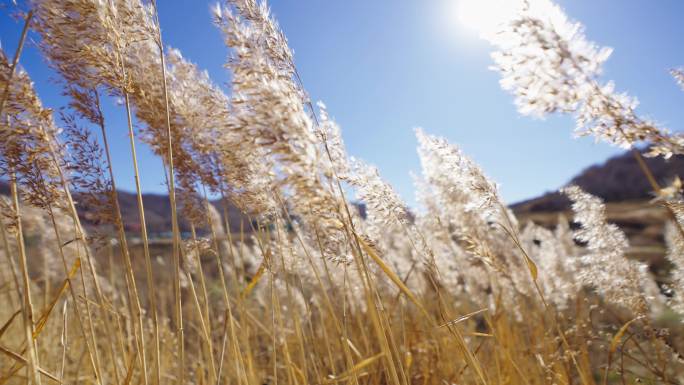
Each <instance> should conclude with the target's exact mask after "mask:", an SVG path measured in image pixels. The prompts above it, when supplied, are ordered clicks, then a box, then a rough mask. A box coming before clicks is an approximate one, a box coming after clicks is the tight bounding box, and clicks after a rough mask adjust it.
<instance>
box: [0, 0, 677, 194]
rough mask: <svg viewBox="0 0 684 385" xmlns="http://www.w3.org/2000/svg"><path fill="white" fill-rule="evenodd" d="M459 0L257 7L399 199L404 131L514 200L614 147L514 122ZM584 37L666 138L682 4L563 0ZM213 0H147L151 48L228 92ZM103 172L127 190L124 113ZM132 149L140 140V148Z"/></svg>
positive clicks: (145, 161)
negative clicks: (461, 18) (454, 154)
mask: <svg viewBox="0 0 684 385" xmlns="http://www.w3.org/2000/svg"><path fill="white" fill-rule="evenodd" d="M458 1H459V0H391V1H390V0H384V1H380V0H376V1H369V0H343V1H342V0H290V1H286V0H272V1H271V2H270V6H271V8H272V11H273V13H274V14H275V16H276V18H277V19H278V21H279V23H280V25H281V27H282V29H283V30H284V32H285V34H286V35H287V37H288V39H289V42H290V45H291V47H292V48H293V50H294V52H295V60H296V64H297V66H298V68H299V71H300V73H301V76H302V78H303V81H304V84H305V87H306V88H307V90H308V91H309V93H310V94H311V96H312V98H313V99H314V100H322V101H324V102H325V103H326V104H327V106H328V108H329V110H330V114H331V115H332V116H333V118H334V119H335V120H336V121H337V122H338V123H339V124H340V126H341V127H342V132H343V136H344V140H345V142H346V145H347V149H348V152H349V153H350V154H351V155H354V156H356V157H359V158H362V159H364V160H366V161H367V162H369V163H371V164H374V165H376V166H377V167H378V168H379V169H380V172H381V174H382V176H383V177H384V178H385V179H386V180H388V181H389V182H391V183H392V184H393V185H394V186H395V188H396V189H397V191H398V192H399V193H400V195H401V196H402V197H403V198H404V199H405V200H406V201H407V202H409V203H410V204H413V203H414V202H415V200H414V195H413V185H412V180H411V177H410V176H409V172H411V171H413V172H419V171H420V166H419V162H418V156H417V154H416V151H415V148H416V140H415V137H414V134H413V128H414V127H418V126H420V127H423V128H424V129H425V130H426V131H427V132H428V133H433V134H438V135H442V136H445V137H447V138H448V139H449V140H450V141H451V142H453V143H456V144H458V145H460V146H461V147H462V148H463V150H464V151H465V152H466V153H467V154H468V155H470V156H471V157H472V158H473V159H474V160H475V161H477V162H478V163H479V164H480V165H481V166H482V168H483V169H484V170H485V172H486V173H487V174H488V175H489V176H490V177H491V178H492V179H494V180H495V181H497V182H499V183H500V185H501V190H502V194H503V196H504V198H505V199H506V200H507V201H508V202H516V201H519V200H522V199H525V198H530V197H534V196H536V195H538V194H541V193H543V192H545V191H549V190H554V189H556V188H558V187H560V186H561V185H563V184H564V183H565V182H567V181H568V180H569V179H570V178H571V177H572V176H574V175H576V174H577V173H578V172H579V171H581V170H582V169H583V168H585V167H587V166H590V165H592V164H595V163H597V162H601V161H603V160H605V159H606V158H608V157H609V156H611V155H614V154H617V153H619V152H620V149H616V148H613V147H610V146H608V145H606V144H602V143H598V144H597V143H594V141H593V139H590V138H583V139H579V140H576V139H573V138H572V130H573V127H574V122H573V120H572V119H571V118H570V117H551V118H549V119H547V120H544V121H539V120H533V119H531V118H527V117H521V116H519V115H518V114H517V112H516V110H515V107H514V105H513V99H512V97H511V96H510V95H508V94H507V93H506V92H504V91H502V90H501V89H500V87H499V85H498V80H499V76H498V74H497V73H496V72H494V71H491V70H489V69H488V67H489V66H490V65H491V64H492V62H491V60H490V58H489V52H490V49H491V47H489V46H488V45H487V43H486V42H485V41H483V40H480V39H478V37H477V34H476V33H475V32H473V31H471V30H467V29H465V28H463V27H462V26H459V25H458V18H457V17H456V16H455V15H454V13H455V12H454V9H455V6H454V5H455V3H456V2H458ZM559 3H560V4H561V5H562V6H563V7H564V9H565V10H566V12H567V13H568V14H569V15H570V17H571V18H573V19H576V20H580V21H581V22H583V23H584V25H585V26H586V33H587V36H588V37H589V39H591V40H593V41H595V42H597V43H598V44H600V45H603V46H610V47H613V48H614V49H615V50H614V53H613V55H612V57H611V59H609V61H608V63H607V64H606V66H605V78H606V79H613V80H615V82H616V84H617V89H618V90H620V91H627V92H629V93H630V94H631V95H634V96H637V97H638V98H639V100H640V101H641V107H640V109H639V111H640V112H641V113H642V114H644V115H646V116H649V117H651V118H653V119H655V120H656V121H658V122H660V123H662V124H663V125H665V126H667V127H669V128H670V129H672V130H674V131H679V130H680V128H682V127H683V126H684V108H682V107H684V92H682V91H681V90H680V89H679V88H678V87H677V85H676V84H675V83H674V81H673V80H672V79H671V77H670V75H669V74H668V72H667V70H668V69H669V68H671V67H674V66H680V65H684V46H683V45H682V36H684V23H682V15H684V1H681V0H658V1H653V0H601V1H597V0H574V1H571V0H562V1H559ZM211 4H213V1H212V2H207V3H205V2H204V1H183V0H162V1H159V9H160V18H161V24H162V30H163V34H164V40H165V43H166V44H167V45H170V46H173V47H176V48H179V49H180V50H181V51H182V52H183V54H184V56H185V57H186V58H188V59H190V60H192V61H193V62H196V63H198V65H199V66H200V67H201V68H203V69H207V70H208V71H209V73H210V75H211V76H212V78H213V79H214V81H215V82H217V83H220V84H222V85H224V86H225V88H226V89H227V85H226V82H227V81H228V73H227V72H226V70H225V69H224V68H223V67H222V66H223V63H224V61H225V59H226V56H227V49H226V48H225V46H224V45H223V42H222V40H221V36H220V33H219V32H218V30H217V29H216V28H214V26H213V25H212V24H211V19H210V12H209V7H210V5H211ZM0 13H1V15H0V41H1V42H2V44H3V48H4V49H5V50H6V51H8V52H9V53H10V54H11V53H13V51H14V48H15V47H16V42H17V40H18V38H19V32H20V29H21V26H20V24H18V23H16V22H14V21H13V20H12V19H10V18H9V17H8V12H7V9H0ZM21 64H22V65H23V66H24V67H25V68H26V69H27V71H28V72H29V74H30V75H31V76H32V77H33V79H34V80H35V82H36V87H37V89H38V92H39V94H40V95H41V97H42V98H43V101H44V103H45V104H46V105H47V106H50V107H55V108H57V107H59V106H62V105H64V104H65V99H64V98H63V97H61V96H60V90H59V87H58V86H56V85H55V84H54V82H50V80H49V79H51V78H54V74H52V73H51V72H50V71H49V70H48V69H47V67H46V65H45V63H44V61H43V60H42V59H41V57H40V55H39V53H38V52H37V49H36V48H35V46H32V45H29V46H28V47H27V49H26V51H25V54H24V56H22V60H21ZM106 116H107V119H108V125H109V126H110V127H111V128H110V132H112V133H111V139H110V140H111V141H112V143H113V147H114V151H113V152H114V160H115V162H116V163H115V173H116V177H117V183H119V187H120V188H123V189H127V190H132V189H133V188H134V184H133V177H132V168H131V165H130V161H129V158H130V155H129V150H128V141H127V137H126V129H125V120H124V117H125V115H124V111H123V109H121V108H120V107H117V106H115V105H114V104H111V105H110V106H108V107H107V110H106ZM141 146H142V145H141ZM140 152H141V154H140V158H141V159H140V160H141V168H142V171H141V173H142V181H143V187H144V190H145V191H147V192H164V191H165V187H164V185H163V184H162V183H163V180H164V178H163V174H162V172H163V171H162V168H161V163H160V161H159V160H158V159H156V158H155V157H154V156H153V155H152V154H151V153H150V152H149V150H147V149H146V148H144V146H142V148H141V149H140Z"/></svg>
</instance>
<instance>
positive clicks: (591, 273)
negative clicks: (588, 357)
mask: <svg viewBox="0 0 684 385" xmlns="http://www.w3.org/2000/svg"><path fill="white" fill-rule="evenodd" d="M563 192H564V193H565V194H566V195H567V196H568V197H569V198H570V199H571V200H572V201H573V204H572V209H573V211H574V212H575V221H576V222H579V223H580V225H581V226H582V227H581V229H579V230H577V231H576V232H575V237H576V238H577V239H578V240H580V241H582V242H585V243H586V244H587V254H585V255H584V256H582V258H581V261H580V268H579V270H578V273H577V278H578V279H579V280H580V282H581V283H582V284H583V285H585V286H589V287H593V288H594V289H596V291H597V292H598V293H599V294H600V295H601V296H603V297H604V298H605V299H606V301H608V302H610V303H615V304H617V305H620V306H624V307H625V308H627V309H630V310H631V311H633V312H634V313H635V314H637V315H641V314H646V313H647V311H648V304H649V299H648V298H647V297H646V296H645V294H644V288H645V287H646V285H647V284H649V283H650V281H651V279H650V277H649V276H648V272H647V271H646V266H645V265H643V264H641V263H639V262H637V261H634V260H629V259H627V258H625V251H626V250H627V248H628V247H629V243H628V241H627V237H626V236H625V234H624V233H623V232H622V231H621V230H620V229H619V228H618V227H617V226H615V225H614V224H609V223H607V222H606V213H605V210H606V208H605V206H604V204H603V201H601V199H599V198H597V197H595V196H593V195H591V194H588V193H586V192H584V191H582V190H581V189H580V188H579V187H577V186H570V187H566V188H565V189H563Z"/></svg>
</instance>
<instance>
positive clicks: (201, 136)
mask: <svg viewBox="0 0 684 385" xmlns="http://www.w3.org/2000/svg"><path fill="white" fill-rule="evenodd" d="M17 12H19V15H20V17H21V18H23V21H24V30H23V34H22V36H21V40H20V41H19V42H18V47H19V48H18V49H17V51H16V52H14V53H13V54H12V55H10V54H9V53H5V52H4V51H0V92H2V93H1V94H0V96H1V97H2V99H0V118H1V119H0V125H1V126H2V130H1V134H0V174H1V177H2V180H4V181H6V182H7V183H8V184H9V186H10V194H9V196H3V197H1V199H0V207H1V210H0V211H1V214H2V215H0V235H1V241H2V245H1V250H0V254H2V255H1V259H0V357H2V359H0V384H51V383H56V384H98V385H106V384H126V385H127V384H153V385H160V384H238V385H262V384H278V383H281V384H285V383H287V384H350V385H361V384H369V385H375V384H393V385H408V384H423V385H427V384H440V385H443V384H481V385H487V384H559V385H560V384H582V385H593V384H627V383H629V384H633V383H649V384H656V383H657V384H681V383H682V382H684V361H683V360H684V356H682V354H684V350H682V349H684V340H683V339H682V338H683V336H684V334H683V332H682V330H683V329H682V328H681V326H679V323H680V322H681V321H680V317H681V315H682V314H684V257H682V256H683V255H684V231H683V230H682V228H683V227H682V226H684V200H683V198H682V195H681V184H680V183H679V184H677V183H675V184H673V185H672V186H661V185H660V184H659V183H660V182H662V181H657V180H655V178H653V176H652V174H651V173H650V171H649V169H648V167H647V166H646V163H645V162H643V159H642V158H641V156H642V155H641V153H640V152H639V151H638V149H637V148H636V145H638V144H641V143H648V144H649V149H650V150H649V151H650V152H649V153H648V155H649V156H664V157H670V156H672V155H682V154H684V137H682V136H680V135H678V134H672V133H670V132H668V131H667V130H666V129H664V128H662V127H659V126H657V125H656V124H655V123H653V122H651V121H649V120H647V119H645V118H643V117H642V116H640V115H639V114H638V113H637V111H636V105H637V102H636V99H635V98H633V97H630V96H628V95H627V94H623V93H617V92H616V91H614V89H615V86H614V85H613V83H611V82H606V81H605V80H603V79H602V78H601V66H602V64H603V62H604V61H605V60H607V59H608V56H609V54H610V50H609V49H607V48H601V47H598V46H596V45H595V44H594V43H592V42H591V41H589V40H588V39H587V38H586V37H585V36H584V33H583V29H582V25H581V24H580V23H578V22H575V21H572V20H570V19H569V18H568V16H567V15H565V13H564V12H563V10H562V9H560V8H559V7H558V6H556V5H555V4H553V3H552V2H551V1H550V0H529V1H525V2H522V3H521V6H520V7H519V9H518V13H517V14H516V15H515V16H514V17H512V19H511V20H509V21H508V22H507V23H505V24H502V25H501V28H500V29H501V30H500V31H499V33H497V34H495V35H492V36H487V38H488V39H490V41H491V42H492V44H494V46H495V47H496V52H495V53H494V54H493V61H494V69H495V70H496V71H498V72H500V73H501V77H502V78H501V85H502V88H503V89H505V90H507V91H509V92H511V93H512V94H513V96H514V98H515V103H516V105H517V107H518V108H519V110H520V113H521V114H523V115H531V116H536V117H542V116H545V115H547V114H551V113H565V114H572V115H573V116H575V117H576V120H577V132H578V133H579V134H580V135H593V136H595V137H597V138H598V139H601V140H604V141H606V142H608V143H610V144H613V145H617V146H622V147H628V148H634V149H635V152H634V154H635V156H636V157H637V160H639V162H640V165H642V168H643V172H644V177H645V178H647V179H648V180H649V181H650V182H651V184H652V187H653V190H654V193H656V194H657V195H658V198H659V199H658V200H657V202H655V203H654V204H662V205H665V207H667V209H668V212H669V213H670V214H671V223H670V224H669V225H668V230H667V233H666V234H665V235H664V236H665V237H666V239H667V241H668V248H669V249H668V258H669V260H670V262H671V264H672V266H673V267H672V270H671V276H670V277H669V278H670V279H669V281H668V282H669V283H668V284H663V283H662V282H656V280H655V279H654V277H653V276H652V274H651V273H650V272H649V271H648V267H647V266H646V265H644V264H642V263H639V262H637V261H635V260H632V259H628V258H626V257H625V251H626V250H627V248H628V246H629V243H628V240H627V237H626V236H625V235H624V233H623V232H622V231H621V230H620V229H619V228H618V227H616V226H615V225H613V224H610V223H607V221H606V216H605V207H604V204H603V202H602V201H601V200H600V199H599V198H597V197H594V196H591V195H590V194H588V193H586V192H584V191H582V190H581V189H580V188H578V187H576V186H567V187H565V188H564V189H563V190H562V191H563V193H565V194H566V195H567V196H568V197H569V198H570V199H571V200H572V201H573V202H574V203H573V211H574V213H575V217H574V219H566V218H563V217H561V218H559V221H558V226H557V227H556V228H555V229H548V228H543V227H540V226H537V225H535V224H533V223H519V222H518V220H517V219H516V218H515V215H514V214H513V213H512V212H511V211H510V210H509V209H508V207H507V205H506V203H505V202H503V201H502V199H501V197H500V195H499V193H498V191H497V185H496V184H495V183H494V182H493V181H491V180H490V179H488V178H487V177H486V175H485V174H484V173H483V171H482V170H481V169H480V168H479V166H478V165H477V164H475V163H474V162H473V161H472V160H471V159H470V158H468V157H467V155H465V154H464V153H463V152H462V151H461V150H460V149H459V148H458V147H457V146H456V145H454V144H451V143H449V142H448V141H446V140H445V139H443V138H440V137H436V136H433V135H430V134H428V133H426V132H425V131H424V130H423V129H416V138H417V143H418V146H417V150H418V155H419V157H420V161H421V165H422V173H421V175H419V176H416V178H415V180H416V191H417V198H418V201H419V204H420V207H418V208H414V209H409V208H408V207H407V205H406V204H405V203H404V202H402V201H401V199H400V198H399V196H398V195H397V194H396V193H395V192H394V190H393V189H392V187H391V186H390V185H389V184H388V183H386V182H385V181H384V180H383V179H382V177H381V176H380V175H379V172H378V170H377V169H375V168H374V167H373V166H371V165H368V164H366V163H364V162H363V161H362V160H359V159H355V158H353V157H351V156H349V155H348V154H347V150H346V148H345V146H344V143H343V140H342V136H341V132H340V127H339V126H338V125H337V124H336V123H335V121H334V120H333V119H332V117H331V114H330V113H329V112H328V110H327V108H326V106H325V105H324V104H323V103H321V102H319V103H313V102H312V101H311V100H310V99H309V97H308V96H307V93H306V90H305V88H304V85H303V83H302V81H301V78H300V76H299V74H298V72H297V69H296V67H295V64H294V57H293V54H292V51H291V50H290V48H289V46H288V44H287V39H286V38H285V36H284V34H283V33H282V31H281V30H280V28H279V27H278V24H277V22H276V21H275V20H274V18H273V16H272V15H271V13H270V11H269V9H268V6H267V4H266V3H265V2H257V1H256V0H228V1H226V2H225V3H221V4H217V5H216V6H215V7H214V8H213V22H214V24H215V25H216V27H217V29H218V32H220V33H221V34H222V35H223V37H224V40H225V44H226V52H227V54H228V60H227V62H226V68H227V70H228V71H229V72H230V77H231V84H230V90H229V92H226V91H224V90H223V89H222V88H221V87H219V86H217V85H216V84H215V83H213V82H212V80H211V79H210V77H209V76H208V74H207V73H206V72H202V71H201V70H199V69H198V67H197V66H196V65H195V64H193V63H192V62H191V61H189V60H188V59H186V58H185V57H183V55H182V54H181V52H180V51H178V50H177V49H174V48H172V47H167V46H166V45H165V43H164V41H163V37H162V33H161V29H160V26H159V19H158V17H157V10H156V4H155V2H154V1H151V2H148V1H145V0H109V1H97V0H31V1H29V2H28V3H27V4H25V9H24V10H23V11H22V10H21V9H18V11H17ZM208 22H209V20H208ZM29 30H31V31H33V32H32V33H35V34H36V36H37V39H36V42H37V45H38V47H39V49H40V50H41V52H42V54H43V55H44V58H45V60H46V62H47V63H48V65H50V66H51V67H52V68H53V69H54V70H55V72H56V73H57V74H59V76H60V81H59V83H58V85H59V86H60V87H62V88H63V92H64V95H65V96H67V97H68V98H69V103H70V104H69V106H68V108H66V109H63V110H61V112H60V114H59V116H55V114H53V111H52V110H51V109H50V108H48V107H46V106H43V104H42V103H41V101H40V98H39V97H38V95H37V94H36V91H35V89H34V86H33V83H32V81H31V78H30V77H29V74H28V73H26V72H25V71H24V70H23V69H22V68H21V66H20V64H19V63H20V61H21V60H20V58H21V52H22V49H23V47H24V45H25V42H26V36H27V33H28V31H29ZM672 74H673V76H674V78H675V80H677V81H678V82H680V83H681V82H682V78H683V76H682V70H681V69H673V70H672ZM107 98H116V99H117V100H119V101H120V105H121V108H120V110H121V111H120V113H122V114H125V117H126V121H127V127H126V129H127V132H128V135H129V137H130V156H131V159H132V163H133V165H134V168H135V169H134V174H135V181H136V188H137V191H136V193H137V205H138V212H139V219H140V226H139V229H140V231H139V232H138V233H133V232H130V231H128V232H127V231H126V228H125V226H124V221H123V218H122V214H121V208H120V203H119V199H118V196H117V181H116V180H115V178H114V172H115V170H116V169H117V168H118V167H119V166H120V165H117V164H113V162H112V158H111V150H110V146H109V142H108V138H109V137H111V135H112V131H113V130H119V128H118V127H112V126H110V125H109V124H108V122H107V121H105V118H104V114H103V111H102V103H103V100H105V99H107ZM136 124H137V125H139V127H140V130H139V131H137V130H136ZM140 141H142V142H144V143H145V144H146V145H147V146H149V147H150V148H152V150H153V151H154V152H155V153H156V154H157V155H158V156H159V157H160V158H161V159H162V161H163V165H164V173H165V175H166V178H167V186H168V191H169V200H170V207H171V212H169V213H168V215H169V217H170V218H172V221H171V222H172V227H171V229H169V230H170V231H171V234H172V236H171V240H170V241H169V242H168V244H166V245H165V246H161V247H160V246H159V245H156V244H154V243H153V242H152V241H151V240H150V237H149V234H148V231H147V227H146V220H145V208H144V205H143V199H142V191H141V188H140V186H141V184H140V177H139V172H138V160H137V155H136V146H139V145H140ZM75 197H77V199H76V198H75ZM216 197H219V198H220V200H219V201H220V202H221V203H220V204H216V203H215V201H216ZM85 203H87V205H88V207H89V208H90V211H89V215H90V216H91V218H92V217H94V218H95V219H96V222H97V224H98V225H97V226H95V227H88V228H85V227H84V225H83V224H82V223H81V218H80V217H79V214H82V213H80V208H81V206H82V204H85ZM229 206H236V207H238V208H239V209H240V211H241V212H242V214H243V215H244V217H245V218H249V220H247V221H241V223H240V224H239V226H240V228H241V229H242V230H241V231H239V232H233V231H231V230H230V229H231V228H235V224H234V223H231V221H233V220H235V218H234V217H230V216H229V215H228V211H229ZM361 208H363V209H361ZM179 217H182V218H184V219H187V220H188V221H189V222H190V226H191V231H190V235H189V236H185V237H183V236H181V231H180V228H179V219H178V218H179ZM571 223H574V224H576V226H571ZM134 238H135V240H136V241H135V242H133V239H134ZM668 319H676V321H674V322H669V323H668V322H666V321H667V320H668Z"/></svg>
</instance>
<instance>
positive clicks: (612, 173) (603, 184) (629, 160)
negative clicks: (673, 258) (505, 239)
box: [511, 152, 684, 272]
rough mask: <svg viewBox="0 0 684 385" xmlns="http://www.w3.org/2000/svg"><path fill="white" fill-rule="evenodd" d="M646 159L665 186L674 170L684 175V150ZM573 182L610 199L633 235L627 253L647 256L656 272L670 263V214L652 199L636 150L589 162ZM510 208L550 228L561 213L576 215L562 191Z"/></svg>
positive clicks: (615, 215) (613, 217)
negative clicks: (667, 225)
mask: <svg viewBox="0 0 684 385" xmlns="http://www.w3.org/2000/svg"><path fill="white" fill-rule="evenodd" d="M644 159H645V162H646V164H647V165H648V167H649V169H650V170H651V172H652V173H653V175H654V177H655V179H656V180H657V181H658V183H659V184H660V185H661V186H663V187H664V186H667V185H669V184H670V183H671V182H672V180H673V179H674V178H675V176H679V177H680V178H681V179H684V156H673V157H672V158H670V159H667V160H665V159H663V158H644ZM568 184H575V185H578V186H579V187H581V188H582V189H584V190H585V191H587V192H589V193H591V194H593V195H596V196H598V197H600V198H602V199H603V200H604V201H605V202H606V216H607V219H608V221H609V222H611V223H614V224H616V225H618V226H619V227H620V229H622V231H624V232H625V234H626V235H627V237H628V238H629V242H630V249H629V250H628V255H630V256H632V257H634V258H637V259H640V260H642V261H646V262H648V263H649V265H650V266H651V269H652V270H653V271H654V272H655V271H661V270H662V269H666V268H667V263H666V261H665V258H664V255H665V240H664V238H663V234H664V228H665V223H666V222H667V221H668V220H669V216H668V213H667V211H666V210H665V208H664V207H663V206H662V205H659V204H655V203H652V202H651V200H652V199H653V198H654V196H653V194H652V188H651V186H650V184H649V183H648V180H647V179H646V177H645V176H644V174H643V172H642V171H641V168H640V167H639V164H638V163H637V161H636V159H635V158H634V155H633V154H632V153H631V152H626V153H624V154H622V155H618V156H616V157H613V158H610V159H608V160H607V161H606V162H604V163H602V164H599V165H595V166H591V167H589V168H587V169H586V170H584V171H582V172H581V173H580V174H579V175H577V176H576V177H574V178H573V179H572V180H571V181H570V182H568ZM511 208H512V209H513V211H514V212H515V214H516V216H517V217H518V219H519V220H520V221H521V223H524V222H526V221H532V222H534V223H536V224H539V225H542V226H545V227H549V228H551V227H554V226H555V225H556V223H557V221H558V217H559V214H561V213H562V214H564V215H565V216H566V218H568V219H572V213H571V212H570V201H569V200H568V199H567V198H566V197H565V195H563V194H560V193H559V192H557V191H556V192H548V193H546V194H544V195H542V196H540V197H537V198H533V199H528V200H526V201H523V202H519V203H516V204H513V205H511Z"/></svg>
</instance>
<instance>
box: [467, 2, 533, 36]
mask: <svg viewBox="0 0 684 385" xmlns="http://www.w3.org/2000/svg"><path fill="white" fill-rule="evenodd" d="M455 1H457V4H456V7H455V15H454V16H456V19H457V21H458V23H459V24H460V25H462V26H463V27H466V28H467V29H469V30H472V31H474V32H477V33H478V34H479V35H480V36H481V37H485V38H486V37H488V36H491V35H492V34H495V33H496V32H498V30H499V28H500V27H501V24H502V23H504V22H506V21H507V20H510V19H511V18H512V17H513V16H514V15H515V14H516V13H517V12H518V10H519V8H520V6H521V2H520V1H519V0H455Z"/></svg>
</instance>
